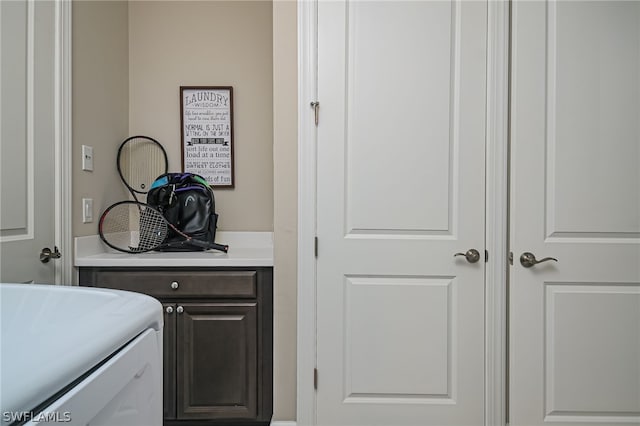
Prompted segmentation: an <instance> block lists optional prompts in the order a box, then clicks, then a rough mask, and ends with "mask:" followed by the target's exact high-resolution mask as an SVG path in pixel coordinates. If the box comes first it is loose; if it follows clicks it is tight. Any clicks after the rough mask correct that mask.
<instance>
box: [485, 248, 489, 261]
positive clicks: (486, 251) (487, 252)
mask: <svg viewBox="0 0 640 426" xmlns="http://www.w3.org/2000/svg"><path fill="white" fill-rule="evenodd" d="M488 261H489V250H485V251H484V263H487V262H488Z"/></svg>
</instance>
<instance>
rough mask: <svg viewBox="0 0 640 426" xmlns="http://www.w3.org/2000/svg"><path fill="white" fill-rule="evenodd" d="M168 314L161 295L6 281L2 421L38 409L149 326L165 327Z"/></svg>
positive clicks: (0, 348)
mask: <svg viewBox="0 0 640 426" xmlns="http://www.w3.org/2000/svg"><path fill="white" fill-rule="evenodd" d="M162 321H163V317H162V305H161V304H160V302H158V301H157V300H156V299H154V298H152V297H149V296H146V295H143V294H139V293H132V292H126V291H119V290H107V289H100V288H87V287H71V286H54V285H34V284H0V414H2V416H0V424H5V423H7V422H6V421H5V420H7V419H5V417H7V416H10V413H21V412H29V411H31V410H33V409H34V408H36V407H37V406H38V405H40V404H42V403H43V402H45V401H46V400H48V399H49V398H51V397H52V396H54V395H55V394H56V393H58V392H60V391H61V390H62V389H64V388H65V387H67V386H69V385H70V384H71V383H73V382H74V381H75V380H76V379H77V378H79V377H80V376H82V375H83V374H85V373H86V372H88V371H89V370H91V368H93V367H94V366H96V365H97V364H99V363H100V362H101V361H102V360H104V359H105V358H106V357H108V356H109V355H111V354H112V353H114V352H115V351H117V350H118V349H119V348H121V347H122V346H124V345H125V344H126V343H127V342H129V341H130V340H131V339H133V338H134V337H136V336H137V335H138V334H140V333H141V332H142V331H144V330H146V329H149V328H153V329H155V330H162V327H163V322H162ZM6 413H9V414H8V415H7V414H6ZM9 423H11V421H9Z"/></svg>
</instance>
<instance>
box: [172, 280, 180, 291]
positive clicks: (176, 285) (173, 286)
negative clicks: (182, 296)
mask: <svg viewBox="0 0 640 426" xmlns="http://www.w3.org/2000/svg"><path fill="white" fill-rule="evenodd" d="M179 286H180V285H179V284H178V281H174V282H172V283H171V288H172V289H174V290H177V289H178V287H179Z"/></svg>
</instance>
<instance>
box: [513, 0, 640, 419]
mask: <svg viewBox="0 0 640 426" xmlns="http://www.w3.org/2000/svg"><path fill="white" fill-rule="evenodd" d="M512 13H513V18H512V19H513V25H512V28H513V34H512V46H513V51H512V57H513V63H512V73H513V74H512V102H511V104H512V110H511V132H512V133H511V152H512V158H511V250H512V251H513V253H514V257H515V259H514V265H513V266H512V267H511V271H510V290H509V291H510V314H509V315H510V370H509V371H510V372H509V375H510V398H509V403H510V422H511V424H514V425H541V424H589V425H598V424H599V425H613V424H618V423H632V422H640V364H639V363H638V359H640V174H639V173H640V172H639V170H640V127H638V117H640V3H638V2H626V1H620V2H616V1H609V2H591V1H588V2H548V3H544V2H521V1H517V2H514V4H513V9H512ZM524 252H532V253H534V254H535V255H536V256H537V257H538V259H540V258H544V257H547V256H550V257H554V258H556V259H557V260H558V261H557V262H555V261H553V260H549V261H547V262H545V263H541V264H538V265H535V266H533V267H531V268H525V267H523V266H522V265H521V264H520V262H519V257H520V256H521V254H522V253H524Z"/></svg>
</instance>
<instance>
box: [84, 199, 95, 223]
mask: <svg viewBox="0 0 640 426" xmlns="http://www.w3.org/2000/svg"><path fill="white" fill-rule="evenodd" d="M91 222H93V198H83V199H82V223H91Z"/></svg>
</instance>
